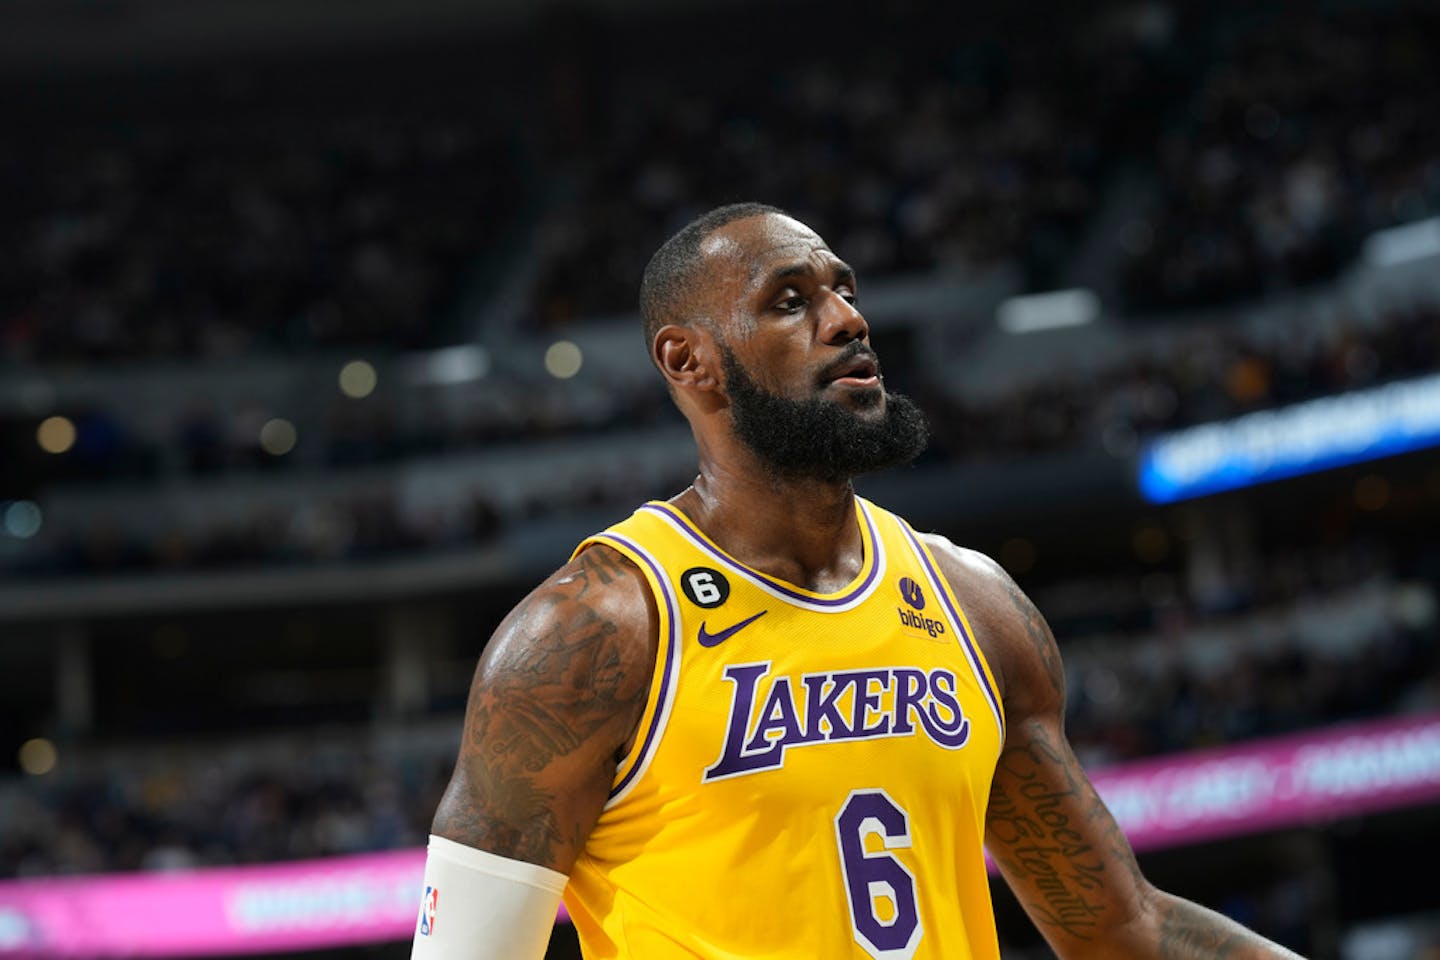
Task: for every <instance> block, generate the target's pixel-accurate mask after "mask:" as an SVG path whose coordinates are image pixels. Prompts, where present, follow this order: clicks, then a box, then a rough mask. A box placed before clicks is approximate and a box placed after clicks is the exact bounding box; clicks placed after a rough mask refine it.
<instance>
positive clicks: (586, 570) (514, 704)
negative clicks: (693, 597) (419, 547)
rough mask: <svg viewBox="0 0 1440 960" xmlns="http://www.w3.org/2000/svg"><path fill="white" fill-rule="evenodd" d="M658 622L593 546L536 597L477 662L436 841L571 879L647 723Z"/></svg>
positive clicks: (618, 565) (617, 558) (645, 595)
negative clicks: (441, 839) (565, 874)
mask: <svg viewBox="0 0 1440 960" xmlns="http://www.w3.org/2000/svg"><path fill="white" fill-rule="evenodd" d="M657 622H658V621H657V614H656V611H655V603H654V599H653V598H652V596H651V594H650V589H649V587H648V585H647V584H646V582H645V579H644V576H643V575H642V574H641V573H640V571H639V570H638V569H637V568H636V567H635V566H634V565H633V564H632V563H630V561H628V560H627V559H625V557H624V556H623V555H622V554H620V553H619V552H617V551H615V550H613V549H611V548H609V547H606V546H603V545H595V546H591V547H590V548H589V549H587V550H585V551H583V552H582V553H581V554H580V555H579V556H578V557H576V558H575V559H573V560H571V561H570V562H569V563H567V564H565V565H564V566H563V567H561V568H560V569H559V570H557V571H556V572H555V573H553V574H552V575H551V576H549V577H547V578H546V579H545V581H544V582H543V583H541V584H540V585H539V586H538V587H536V588H535V589H534V590H532V591H531V592H530V594H529V595H528V596H526V597H525V599H523V600H522V601H520V603H519V604H517V605H516V606H515V608H514V609H513V610H512V611H510V613H509V615H508V616H506V617H505V619H504V620H503V621H502V622H501V623H500V626H499V627H498V628H497V629H496V631H495V633H494V635H493V636H492V637H491V639H490V642H489V643H488V644H487V645H486V647H485V650H484V652H483V653H482V654H481V656H480V663H479V665H478V666H477V667H476V669H475V677H474V680H473V682H472V683H471V688H470V699H469V703H468V705H467V707H466V717H465V730H464V735H463V738H462V740H461V744H460V753H459V757H458V759H457V762H456V768H455V773H454V776H453V777H452V779H451V782H450V786H449V788H448V789H447V791H446V794H445V797H444V799H443V800H442V801H441V804H440V808H439V810H437V812H436V816H435V822H434V826H433V832H434V833H436V834H437V835H439V836H443V837H446V838H448V839H451V840H455V841H456V842H459V843H463V844H466V845H468V846H473V847H476V848H478V849H482V850H487V851H490V852H492V853H496V854H499V855H501V856H506V857H512V858H515V859H520V860H526V861H529V862H531V863H537V864H540V865H542V866H546V867H551V868H553V869H556V870H560V871H561V872H568V870H569V868H570V865H571V864H573V862H574V859H575V857H576V856H578V855H579V852H580V849H581V848H582V847H583V845H584V840H585V836H586V835H587V834H588V833H589V831H590V828H591V826H592V825H593V824H594V822H595V818H596V817H597V816H598V815H599V812H600V808H601V806H602V805H603V804H604V801H605V797H606V794H607V791H608V789H609V787H610V784H611V781H612V778H613V776H614V772H615V767H616V763H617V762H618V760H619V759H620V758H621V757H622V756H623V755H624V753H625V752H626V751H627V750H628V749H629V746H630V744H631V742H632V741H633V738H634V733H635V730H636V728H637V726H638V724H639V722H640V718H641V716H642V714H643V713H644V709H645V702H646V699H647V697H648V694H649V690H650V677H651V674H652V673H653V671H654V665H655V649H656V638H655V634H656V630H655V626H656V623H657Z"/></svg>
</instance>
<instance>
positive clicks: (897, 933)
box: [835, 789, 923, 960]
mask: <svg viewBox="0 0 1440 960" xmlns="http://www.w3.org/2000/svg"><path fill="white" fill-rule="evenodd" d="M872 836H874V837H879V838H880V846H881V847H882V848H883V849H882V850H881V851H879V852H876V853H867V852H866V849H865V844H866V840H867V839H868V838H870V837H872ZM835 839H836V841H837V843H838V844H839V850H840V872H841V873H842V874H844V876H845V897H846V899H847V900H848V901H849V904H850V923H851V926H853V927H854V929H855V942H856V943H858V944H860V946H862V947H864V948H865V952H866V953H868V954H870V956H872V957H874V958H875V960H909V958H910V957H912V956H914V955H915V948H916V947H917V946H919V944H920V934H921V933H922V932H923V931H922V930H921V927H920V910H919V905H918V904H917V903H916V900H915V875H914V874H913V873H911V872H910V870H909V869H908V868H907V867H906V866H905V864H903V863H901V862H900V861H899V860H897V859H896V858H895V857H894V856H893V855H892V854H889V853H886V852H884V851H885V850H902V849H906V848H908V847H909V846H910V818H909V816H908V815H907V814H906V813H905V811H904V810H903V809H902V808H901V807H900V805H899V804H897V803H896V802H895V801H894V800H892V799H890V795H889V794H888V793H886V792H885V791H884V790H878V789H877V790H855V791H852V792H851V794H850V796H848V797H846V798H845V805H844V806H843V807H841V808H840V812H839V813H838V814H836V815H835Z"/></svg>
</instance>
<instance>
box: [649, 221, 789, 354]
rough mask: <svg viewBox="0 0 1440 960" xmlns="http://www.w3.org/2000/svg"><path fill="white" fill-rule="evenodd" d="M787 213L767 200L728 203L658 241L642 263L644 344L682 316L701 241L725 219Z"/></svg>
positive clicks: (724, 223)
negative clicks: (649, 255)
mask: <svg viewBox="0 0 1440 960" xmlns="http://www.w3.org/2000/svg"><path fill="white" fill-rule="evenodd" d="M771 213H773V214H779V215H780V216H782V217H788V216H790V214H788V213H786V212H785V211H784V210H781V209H780V208H779V207H772V206H771V205H770V204H768V203H731V204H727V205H725V206H723V207H716V208H715V209H714V210H711V211H710V212H709V213H703V214H701V215H700V216H698V217H696V218H695V219H694V220H691V221H690V222H689V223H687V224H686V225H685V226H683V227H681V228H680V230H679V231H678V232H676V233H675V235H674V236H672V237H671V238H670V239H669V240H666V241H665V242H664V243H663V244H661V245H660V249H659V250H656V251H655V255H654V256H652V257H651V258H650V262H649V264H647V265H646V267H645V275H644V277H643V278H642V279H641V281H640V319H641V321H642V322H643V323H644V326H645V347H646V349H647V350H648V349H649V348H650V346H651V344H653V343H654V342H655V334H656V332H657V331H659V329H660V328H661V327H663V326H665V324H667V323H674V322H676V321H677V320H684V319H686V318H684V317H678V316H676V314H677V313H678V312H679V307H680V305H681V304H682V303H684V302H685V298H686V295H687V294H688V293H689V292H690V284H691V282H692V281H693V280H694V278H695V271H696V270H697V268H698V267H699V266H700V245H701V244H702V243H704V242H705V238H706V237H708V236H710V234H712V233H714V232H715V231H716V230H719V229H720V228H721V227H723V226H725V225H726V224H728V223H734V222H735V221H736V220H744V219H746V218H747V217H758V216H762V215H764V214H771Z"/></svg>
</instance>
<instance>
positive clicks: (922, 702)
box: [412, 204, 1294, 960]
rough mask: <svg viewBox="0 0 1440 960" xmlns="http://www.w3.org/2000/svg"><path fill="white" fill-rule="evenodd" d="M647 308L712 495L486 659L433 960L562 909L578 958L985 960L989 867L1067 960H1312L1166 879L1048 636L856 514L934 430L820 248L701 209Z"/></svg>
mask: <svg viewBox="0 0 1440 960" xmlns="http://www.w3.org/2000/svg"><path fill="white" fill-rule="evenodd" d="M641 306H642V313H643V316H644V322H645V336H646V340H647V341H648V343H649V345H650V349H651V357H652V359H653V360H654V362H655V364H656V365H657V366H658V367H659V369H660V373H661V375H663V376H664V378H665V381H666V383H667V384H668V386H669V388H670V392H671V394H672V396H673V397H674V400H675V402H676V404H678V406H679V407H680V409H681V411H683V412H684V414H685V416H686V417H687V418H688V420H689V421H690V425H691V427H692V428H693V430H694V434H695V441H696V444H697V446H698V448H699V458H700V464H699V475H698V476H697V477H696V478H695V482H694V485H693V486H691V487H690V488H689V489H687V490H685V491H683V492H682V493H680V494H678V495H677V496H675V497H673V498H671V499H670V500H669V501H666V502H658V501H657V502H653V503H647V504H645V505H643V506H642V507H640V508H639V509H638V510H637V511H636V512H635V513H634V514H633V515H632V516H631V517H630V518H628V519H626V520H624V521H623V522H621V523H619V524H617V525H616V526H614V527H612V528H610V529H609V530H606V531H604V532H603V533H599V534H596V535H595V536H592V537H590V538H589V539H588V540H586V541H584V542H583V543H582V544H581V545H580V547H579V549H578V550H577V551H576V553H575V555H574V557H573V558H572V559H571V560H570V562H569V563H567V564H566V565H565V566H564V567H562V568H560V570H559V571H557V572H556V573H555V574H554V575H553V576H551V577H550V578H549V579H548V580H546V581H545V582H544V583H543V584H541V585H540V586H539V587H538V588H537V589H536V590H535V591H534V592H533V593H532V594H530V595H529V596H528V597H527V598H526V599H525V600H523V601H522V602H521V603H520V605H519V606H517V607H516V608H515V610H514V611H512V612H511V613H510V615H509V616H508V617H506V618H505V620H504V622H502V623H501V624H500V626H499V628H498V630H497V631H496V633H495V635H494V637H493V639H492V640H491V641H490V643H489V645H488V646H487V647H486V648H485V651H484V653H483V655H482V657H481V659H480V664H479V667H478V669H477V670H476V673H475V679H474V685H473V687H472V689H471V693H470V701H469V706H468V708H467V715H466V720H465V730H464V737H463V742H462V745H461V748H460V756H459V760H458V762H457V764H456V767H455V773H454V777H453V779H452V780H451V781H450V785H449V788H448V790H447V792H446V793H445V796H444V798H443V800H442V801H441V803H440V808H439V810H438V812H437V813H436V815H435V821H434V825H433V828H432V837H431V840H430V847H429V851H428V856H427V859H426V870H425V888H426V892H425V900H424V904H423V906H422V909H421V912H420V917H419V921H418V923H417V926H416V934H415V940H414V949H413V954H412V956H413V957H415V958H420V960H461V958H467V960H468V958H486V960H537V958H540V957H542V956H543V954H544V952H545V949H546V944H547V940H548V937H549V934H550V930H551V926H552V923H553V920H554V917H555V912H556V908H557V906H558V904H559V902H560V899H561V894H562V891H563V893H564V898H565V903H566V905H567V907H568V909H569V911H570V915H571V916H572V917H573V919H574V922H575V924H576V928H577V932H578V934H579V937H580V942H581V947H582V950H583V952H584V954H585V956H586V957H587V958H591V960H595V958H612V957H614V958H638V960H671V958H693V957H703V958H725V960H740V958H760V957H764V958H774V960H778V958H825V960H831V958H865V957H870V958H875V960H909V958H926V960H977V958H989V960H994V958H996V957H998V955H999V950H998V946H997V942H996V941H997V938H996V932H995V921H994V916H993V913H992V909H991V903H990V897H989V888H988V884H987V877H986V864H985V855H984V849H986V848H988V850H989V851H990V853H991V854H992V855H993V857H994V858H995V860H996V861H997V862H998V864H999V866H1000V870H1001V872H1002V873H1003V875H1004V877H1005V879H1006V880H1007V881H1008V882H1009V884H1010V886H1011V887H1012V888H1013V889H1014V890H1015V892H1016V894H1017V895H1018V897H1019V899H1020V901H1021V903H1023V904H1024V906H1025V909H1026V910H1027V912H1028V913H1029V915H1030V917H1031V918H1032V919H1033V920H1034V922H1035V924H1036V925H1037V926H1038V927H1039V929H1040V930H1041V932H1042V933H1043V934H1044V935H1045V938H1046V939H1047V940H1048V941H1049V943H1050V945H1051V946H1052V947H1053V948H1054V949H1055V952H1056V953H1057V954H1058V955H1059V956H1061V957H1066V958H1072V957H1111V958H1114V957H1124V958H1129V957H1170V958H1180V957H1234V958H1239V957H1293V956H1294V954H1292V953H1290V952H1288V951H1286V950H1284V949H1282V948H1280V947H1278V946H1275V945H1273V944H1270V943H1268V942H1266V941H1265V940H1263V939H1262V938H1260V937H1258V936H1256V935H1255V934H1253V933H1251V932H1249V931H1247V930H1246V929H1245V928H1243V927H1241V926H1239V925H1237V924H1235V923H1233V922H1232V921H1230V920H1228V919H1226V918H1225V917H1223V916H1220V915H1219V914H1216V913H1214V912H1211V911H1210V910H1207V909H1205V908H1203V907H1200V906H1197V905H1196V904H1194V903H1190V902H1188V901H1185V900H1181V899H1179V898H1177V897H1174V896H1172V895H1169V894H1166V893H1162V892H1161V891H1159V890H1157V889H1155V888H1154V887H1153V886H1151V885H1150V884H1149V883H1147V882H1146V880H1145V878H1144V877H1143V876H1141V874H1140V871H1139V869H1138V868H1137V866H1136V863H1135V858H1134V856H1133V854H1132V853H1131V850H1130V847H1129V845H1128V844H1127V842H1126V840H1125V837H1124V836H1123V835H1122V834H1121V832H1120V829H1119V828H1118V827H1117V826H1116V823H1115V821H1114V819H1112V817H1111V815H1110V813H1109V811H1108V810H1106V808H1105V806H1104V804H1103V803H1102V802H1101V801H1100V798H1099V797H1098V796H1097V795H1096V793H1095V790H1094V789H1093V788H1092V787H1091V785H1090V783H1089V781H1088V780H1087V779H1086V777H1085V774H1084V773H1083V772H1082V771H1081V769H1080V766H1079V765H1078V763H1077V762H1076V759H1075V756H1074V754H1073V753H1072V752H1071V750H1070V748H1069V746H1068V745H1067V743H1066V740H1065V734H1064V731H1063V729H1062V717H1063V714H1064V701H1065V690H1064V675H1063V673H1062V672H1061V667H1060V656H1059V653H1058V651H1057V649H1056V645H1055V640H1054V638H1053V637H1052V636H1051V634H1050V630H1049V628H1048V627H1047V626H1046V624H1045V621H1044V619H1043V618H1042V617H1041V615H1040V614H1039V612H1037V610H1036V609H1035V607H1034V606H1032V605H1031V603H1030V602H1029V600H1027V599H1026V598H1025V596H1024V595H1023V594H1022V593H1021V592H1020V590H1019V589H1018V588H1017V587H1016V585H1015V584H1014V582H1012V581H1011V579H1010V578H1009V577H1008V576H1007V575H1006V574H1005V572H1004V571H1003V570H1001V569H1000V567H998V566H997V565H996V564H995V563H993V562H991V561H990V560H988V559H987V558H985V557H983V556H981V555H979V554H976V553H974V552H972V551H969V550H965V549H962V548H960V547H957V546H955V545H953V544H951V543H950V542H949V541H947V540H945V539H944V538H943V537H939V536H935V535H929V534H920V533H917V532H916V531H914V530H913V529H912V528H911V527H910V526H909V525H908V524H907V523H906V522H905V521H904V520H902V519H900V518H899V517H897V516H895V515H894V514H892V513H889V512H887V511H885V510H883V509H881V508H880V507H878V506H876V505H875V504H872V503H868V502H866V501H864V500H862V499H860V498H859V497H857V496H856V495H855V492H854V490H853V489H852V487H851V483H850V478H851V477H852V476H855V475H857V474H861V473H865V472H868V471H874V470H880V469H883V468H885V467H888V466H892V465H896V464H901V463H905V462H907V461H909V460H910V459H912V458H913V457H915V456H916V455H917V454H918V453H919V452H920V450H921V449H922V447H923V446H924V445H925V442H926V433H925V427H924V421H923V419H922V417H921V415H920V413H919V412H918V410H917V409H916V407H915V405H914V404H913V403H912V402H911V401H910V400H908V399H906V398H904V397H902V396H899V395H895V394H891V393H887V392H886V390H885V387H884V381H883V379H882V376H881V368H880V366H879V361H878V359H877V358H876V356H875V354H874V352H873V351H872V350H871V349H870V345H869V337H868V330H867V327H866V325H865V320H864V318H863V317H862V316H861V314H860V311H859V310H858V309H857V301H856V278H855V275H854V273H853V272H852V271H851V269H850V268H849V267H847V266H846V265H845V263H844V262H843V261H841V260H840V259H839V258H838V257H837V256H836V255H835V254H834V253H832V252H831V251H830V250H829V248H828V247H827V246H826V245H825V242H824V241H823V240H821V238H820V237H819V236H817V235H816V234H815V233H814V232H812V231H811V230H810V229H809V228H807V227H806V226H804V225H803V224H801V223H799V222H797V221H796V220H794V219H791V218H790V217H789V216H787V215H785V214H784V213H782V212H781V211H779V210H776V209H774V208H771V207H765V206H760V205H755V204H744V205H736V206H730V207H723V208H721V209H718V210H715V211H712V212H711V213H709V214H707V215H705V216H703V217H701V218H699V219H698V220H696V221H695V222H694V223H692V224H690V225H689V226H687V227H686V228H685V229H683V230H681V231H680V232H679V233H678V234H676V235H675V236H674V237H672V238H671V239H670V240H669V241H668V242H667V243H665V245H664V246H662V247H661V248H660V250H659V251H658V252H657V253H656V254H655V256H654V258H653V259H652V260H651V262H650V265H649V266H648V267H647V269H646V271H645V277H644V281H643V286H642V291H641ZM956 495H957V496H963V495H964V491H963V490H957V491H956ZM982 844H983V845H984V847H983V848H982Z"/></svg>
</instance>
